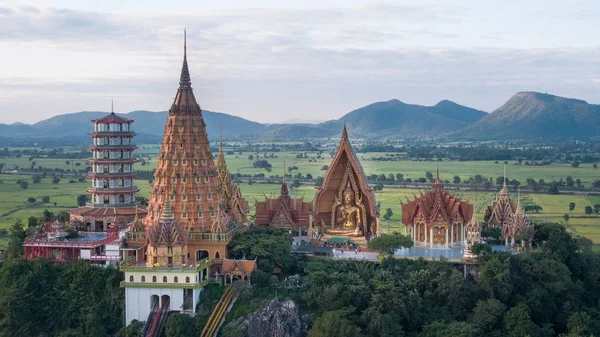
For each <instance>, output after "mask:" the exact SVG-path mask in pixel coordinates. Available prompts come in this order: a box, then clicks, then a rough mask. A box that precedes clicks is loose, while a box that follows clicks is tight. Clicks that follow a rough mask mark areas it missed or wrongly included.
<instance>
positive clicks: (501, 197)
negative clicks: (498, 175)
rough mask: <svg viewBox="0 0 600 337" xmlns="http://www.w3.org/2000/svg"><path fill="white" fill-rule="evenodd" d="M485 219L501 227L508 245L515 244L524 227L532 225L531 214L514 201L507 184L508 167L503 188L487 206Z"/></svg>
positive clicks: (494, 225)
mask: <svg viewBox="0 0 600 337" xmlns="http://www.w3.org/2000/svg"><path fill="white" fill-rule="evenodd" d="M484 220H486V221H487V222H486V224H487V226H489V227H491V228H500V230H501V233H502V234H501V236H500V239H503V240H504V242H505V244H506V245H507V246H514V245H515V242H516V240H517V236H519V234H520V233H521V232H522V230H523V228H527V227H529V226H530V222H529V216H528V215H527V214H526V213H524V212H523V211H522V210H521V205H520V202H519V201H517V202H514V201H513V200H512V198H511V197H510V194H509V192H508V188H507V186H506V167H505V173H504V184H503V186H502V189H501V190H500V192H499V193H498V195H497V196H496V199H495V200H494V201H493V202H492V204H491V205H489V206H488V207H487V209H486V214H485V216H484ZM523 244H525V243H524V242H523Z"/></svg>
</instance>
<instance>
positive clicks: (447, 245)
mask: <svg viewBox="0 0 600 337" xmlns="http://www.w3.org/2000/svg"><path fill="white" fill-rule="evenodd" d="M446 248H448V227H446Z"/></svg>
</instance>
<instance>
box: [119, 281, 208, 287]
mask: <svg viewBox="0 0 600 337" xmlns="http://www.w3.org/2000/svg"><path fill="white" fill-rule="evenodd" d="M211 282H215V281H214V280H211V279H206V280H203V281H202V282H200V283H162V282H127V281H121V284H120V285H121V288H127V287H131V288H157V287H160V288H175V289H180V288H186V289H190V288H202V287H204V286H205V285H207V284H209V283H211Z"/></svg>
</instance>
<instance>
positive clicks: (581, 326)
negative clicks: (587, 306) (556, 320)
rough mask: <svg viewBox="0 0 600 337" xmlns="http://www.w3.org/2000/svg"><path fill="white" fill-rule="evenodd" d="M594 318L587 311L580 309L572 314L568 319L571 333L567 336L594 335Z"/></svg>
mask: <svg viewBox="0 0 600 337" xmlns="http://www.w3.org/2000/svg"><path fill="white" fill-rule="evenodd" d="M591 323H592V318H591V317H590V315H589V314H588V313H586V312H583V311H579V312H575V313H573V314H571V316H569V319H568V320H567V328H568V329H569V335H568V336H567V337H579V336H581V337H583V336H593V335H594V334H593V333H591V329H590V326H591Z"/></svg>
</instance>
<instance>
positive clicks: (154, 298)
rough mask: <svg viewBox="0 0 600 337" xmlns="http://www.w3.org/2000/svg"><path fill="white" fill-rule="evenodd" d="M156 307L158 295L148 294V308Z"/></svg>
mask: <svg viewBox="0 0 600 337" xmlns="http://www.w3.org/2000/svg"><path fill="white" fill-rule="evenodd" d="M153 308H158V295H152V296H150V309H153Z"/></svg>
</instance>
